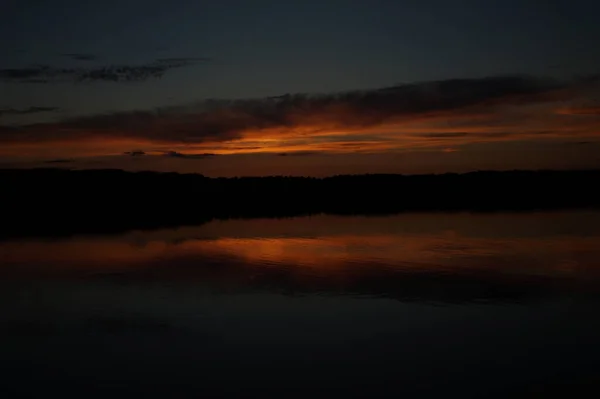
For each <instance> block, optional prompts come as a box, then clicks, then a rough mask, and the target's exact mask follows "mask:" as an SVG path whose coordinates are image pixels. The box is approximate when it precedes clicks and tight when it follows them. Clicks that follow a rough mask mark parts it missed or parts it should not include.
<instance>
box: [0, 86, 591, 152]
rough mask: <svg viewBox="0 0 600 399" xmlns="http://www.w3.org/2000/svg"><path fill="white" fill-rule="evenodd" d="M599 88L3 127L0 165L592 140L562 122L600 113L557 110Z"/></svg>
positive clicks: (224, 108) (285, 102) (330, 98)
mask: <svg viewBox="0 0 600 399" xmlns="http://www.w3.org/2000/svg"><path fill="white" fill-rule="evenodd" d="M593 84H595V81H590V80H583V81H569V82H559V81H550V80H542V79H535V78H531V77H518V76H513V77H510V76H509V77H502V76H501V77H489V78H483V79H454V80H446V81H437V82H425V83H415V84H407V85H400V86H394V87H389V88H383V89H376V90H366V91H352V92H346V93H334V94H325V95H305V94H297V95H285V96H280V97H276V98H266V99H255V100H231V101H228V100H210V101H204V102H201V103H200V104H196V105H193V106H188V107H175V108H169V109H157V110H153V111H137V112H119V113H112V114H105V115H94V116H83V117H78V118H71V119H67V120H63V121H59V122H55V123H39V124H30V125H25V126H0V143H2V146H1V149H0V156H3V157H5V158H6V157H13V158H18V157H22V158H32V157H37V158H43V157H51V158H57V157H74V156H98V155H118V154H123V153H124V152H126V151H131V150H132V149H136V150H138V149H139V150H143V151H144V152H146V153H148V154H153V153H156V154H161V153H165V152H168V151H176V152H178V153H181V154H188V155H190V154H201V153H214V154H239V153H257V152H265V153H282V152H286V153H290V152H338V153H351V152H382V151H394V150H415V149H417V150H418V149H422V148H438V149H439V150H443V149H444V148H452V149H456V148H457V147H459V146H461V145H465V144H471V143H481V142H494V141H514V140H542V139H547V138H565V139H572V138H589V137H597V136H598V135H599V134H600V121H598V120H596V119H590V118H578V119H579V120H565V119H564V116H563V115H565V114H567V113H568V114H570V115H571V114H578V115H579V114H584V113H585V114H590V113H591V112H593V111H594V110H593V109H589V108H588V109H587V110H586V111H585V112H583V111H581V109H580V110H579V113H577V110H576V108H561V109H559V111H556V106H555V103H556V101H559V100H560V101H561V102H563V103H564V102H568V101H571V100H577V99H580V97H581V96H585V95H587V93H588V92H589V90H590V87H591V86H593ZM584 89H585V90H584ZM561 110H562V111H561ZM566 110H569V111H566Z"/></svg>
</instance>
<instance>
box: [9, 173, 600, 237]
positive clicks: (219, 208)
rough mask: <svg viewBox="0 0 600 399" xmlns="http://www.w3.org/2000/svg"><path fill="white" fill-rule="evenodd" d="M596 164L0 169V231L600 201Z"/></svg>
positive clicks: (73, 230)
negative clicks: (184, 170) (241, 170)
mask: <svg viewBox="0 0 600 399" xmlns="http://www.w3.org/2000/svg"><path fill="white" fill-rule="evenodd" d="M598 181H600V170H580V171H505V172H489V171H480V172H471V173H465V174H451V173H448V174H440V175H385V174H368V175H340V176H332V177H327V178H310V177H285V176H273V177H241V178H209V177H205V176H203V175H200V174H177V173H159V172H125V171H122V170H68V169H60V168H47V169H28V170H18V169H4V170H0V182H1V184H2V185H1V187H2V194H1V196H2V205H3V206H2V211H3V213H4V216H3V221H2V227H0V237H2V238H10V237H27V236H62V235H69V234H77V233H111V232H121V231H126V230H130V229H149V228H164V227H175V226H181V225H193V224H201V223H204V222H207V221H210V220H212V219H228V218H252V217H290V216H300V215H310V214H318V213H328V214H361V215H376V214H378V215H380V214H392V213H399V212H407V211H504V210H510V211H530V210H542V209H544V210H548V209H568V208H592V207H594V208H595V207H600V191H599V190H597V188H596V187H595V185H596V183H597V182H598Z"/></svg>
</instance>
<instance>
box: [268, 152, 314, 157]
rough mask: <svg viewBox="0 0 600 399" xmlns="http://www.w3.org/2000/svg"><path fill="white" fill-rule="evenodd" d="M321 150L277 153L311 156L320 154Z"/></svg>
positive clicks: (292, 155) (281, 153) (283, 155)
mask: <svg viewBox="0 0 600 399" xmlns="http://www.w3.org/2000/svg"><path fill="white" fill-rule="evenodd" d="M319 154H320V152H317V151H292V152H280V153H278V154H277V155H279V156H281V157H288V156H290V157H304V156H311V155H319Z"/></svg>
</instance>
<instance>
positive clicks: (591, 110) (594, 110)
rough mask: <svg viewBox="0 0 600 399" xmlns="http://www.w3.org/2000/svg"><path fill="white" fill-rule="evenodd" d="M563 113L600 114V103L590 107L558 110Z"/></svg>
mask: <svg viewBox="0 0 600 399" xmlns="http://www.w3.org/2000/svg"><path fill="white" fill-rule="evenodd" d="M558 113H559V114H561V115H592V116H600V105H596V106H588V107H570V108H562V109H559V110H558Z"/></svg>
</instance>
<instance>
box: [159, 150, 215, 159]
mask: <svg viewBox="0 0 600 399" xmlns="http://www.w3.org/2000/svg"><path fill="white" fill-rule="evenodd" d="M163 155H164V156H167V157H171V158H187V159H204V158H209V157H214V156H216V155H217V154H212V153H203V154H184V153H181V152H177V151H166V152H165V153H164V154H163Z"/></svg>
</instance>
